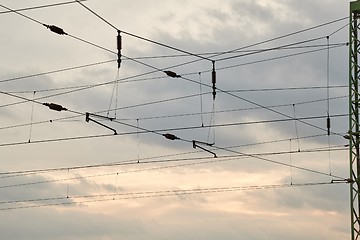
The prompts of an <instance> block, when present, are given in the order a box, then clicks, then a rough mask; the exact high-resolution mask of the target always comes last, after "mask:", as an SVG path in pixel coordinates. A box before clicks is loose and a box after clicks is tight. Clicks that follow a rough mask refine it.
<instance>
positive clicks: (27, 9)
mask: <svg viewBox="0 0 360 240" xmlns="http://www.w3.org/2000/svg"><path fill="white" fill-rule="evenodd" d="M79 1H81V2H85V1H88V0H79ZM74 3H75V2H74V1H67V2H60V3H52V4H44V5H39V6H32V7H26V8H18V9H14V10H7V11H2V12H0V14H6V13H13V12H22V11H29V10H35V9H42V8H49V7H57V6H62V5H68V4H74Z"/></svg>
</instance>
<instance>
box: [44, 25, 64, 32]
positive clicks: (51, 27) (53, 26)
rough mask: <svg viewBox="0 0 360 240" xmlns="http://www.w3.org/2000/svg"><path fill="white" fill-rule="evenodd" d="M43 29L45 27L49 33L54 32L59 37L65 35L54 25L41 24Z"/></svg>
mask: <svg viewBox="0 0 360 240" xmlns="http://www.w3.org/2000/svg"><path fill="white" fill-rule="evenodd" d="M43 25H44V26H45V27H47V28H48V29H50V31H52V32H54V33H57V34H59V35H67V33H66V32H64V30H63V29H62V28H59V27H57V26H55V25H46V24H43Z"/></svg>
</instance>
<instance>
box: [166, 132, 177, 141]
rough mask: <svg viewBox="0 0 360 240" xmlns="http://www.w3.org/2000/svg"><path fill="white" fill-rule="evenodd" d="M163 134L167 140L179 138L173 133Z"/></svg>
mask: <svg viewBox="0 0 360 240" xmlns="http://www.w3.org/2000/svg"><path fill="white" fill-rule="evenodd" d="M163 136H164V137H165V138H166V139H169V140H177V139H180V138H179V137H177V136H175V135H174V134H171V133H165V134H163Z"/></svg>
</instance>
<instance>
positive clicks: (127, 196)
mask: <svg viewBox="0 0 360 240" xmlns="http://www.w3.org/2000/svg"><path fill="white" fill-rule="evenodd" d="M344 183H345V182H333V181H331V182H316V183H295V184H294V183H293V184H271V185H253V186H235V187H234V186H233V187H212V188H196V189H181V190H161V191H147V192H127V193H115V194H114V193H113V194H98V195H83V196H70V197H69V196H68V197H49V198H41V199H38V201H39V202H41V201H42V202H44V201H54V200H66V201H67V202H60V203H47V204H37V205H20V206H15V207H5V208H1V209H0V211H8V210H15V209H27V208H39V207H51V206H53V207H55V206H66V205H76V204H85V203H94V202H106V201H114V200H117V201H119V200H132V199H146V198H160V197H171V196H182V195H194V194H209V193H224V192H235V191H249V190H264V189H278V188H293V187H306V186H320V185H333V184H344ZM118 196H121V197H118ZM115 197H116V198H115ZM89 198H98V199H93V200H83V201H77V202H75V201H70V200H72V199H89ZM16 201H17V202H16ZM21 201H25V202H34V201H37V199H25V200H15V201H8V202H9V204H10V203H20V202H21Z"/></svg>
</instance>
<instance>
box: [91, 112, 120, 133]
mask: <svg viewBox="0 0 360 240" xmlns="http://www.w3.org/2000/svg"><path fill="white" fill-rule="evenodd" d="M90 115H92V116H95V117H98V118H105V119H109V120H110V121H112V120H114V119H113V118H109V117H105V116H101V115H97V114H93V113H88V112H87V113H85V121H86V122H89V121H92V122H94V123H96V124H98V125H100V126H103V127H105V128H107V129H110V130H112V131H114V135H117V132H116V130H115V129H113V128H111V127H109V126H106V125H105V124H102V123H101V122H98V121H96V120H94V119H92V118H90Z"/></svg>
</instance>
